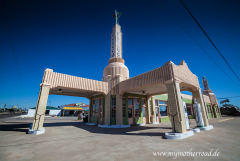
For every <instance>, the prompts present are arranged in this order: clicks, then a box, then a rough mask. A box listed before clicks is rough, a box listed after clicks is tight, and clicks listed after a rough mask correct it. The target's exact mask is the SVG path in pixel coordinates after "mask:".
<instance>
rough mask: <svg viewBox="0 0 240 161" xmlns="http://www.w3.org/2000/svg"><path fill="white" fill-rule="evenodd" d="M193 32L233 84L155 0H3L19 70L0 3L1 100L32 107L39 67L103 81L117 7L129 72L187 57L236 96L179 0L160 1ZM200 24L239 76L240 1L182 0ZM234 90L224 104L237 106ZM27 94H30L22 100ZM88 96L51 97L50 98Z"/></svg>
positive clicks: (225, 93) (223, 93)
mask: <svg viewBox="0 0 240 161" xmlns="http://www.w3.org/2000/svg"><path fill="white" fill-rule="evenodd" d="M160 2H161V3H162V4H163V5H164V6H165V7H166V8H167V9H168V10H169V11H170V12H171V14H172V15H173V16H174V17H175V18H176V19H177V20H178V21H179V22H180V23H181V24H182V26H183V27H184V28H185V29H186V30H187V31H188V32H189V33H190V34H191V35H192V36H193V37H194V39H195V40H196V41H197V42H198V43H199V44H200V45H201V46H202V47H203V48H204V50H205V51H206V52H207V53H208V54H209V55H211V57H212V58H214V59H215V61H216V62H217V63H218V64H219V65H220V66H221V68H222V69H223V70H224V71H225V72H226V73H228V75H229V76H230V77H231V78H232V79H233V80H234V81H235V82H236V83H237V84H238V85H239V86H237V85H236V84H234V83H233V82H232V81H231V80H230V79H229V78H228V77H227V76H226V75H225V74H224V73H223V72H222V71H221V70H220V69H219V68H218V67H217V66H216V65H215V64H213V62H212V61H211V60H210V59H209V58H208V56H207V55H206V54H205V53H204V52H203V51H202V50H201V49H200V48H199V47H198V46H197V44H196V43H195V42H194V41H193V40H192V39H191V38H190V37H189V36H188V35H187V34H186V32H185V31H184V30H183V29H182V28H181V27H180V26H179V25H178V24H177V23H176V22H175V21H174V19H173V18H172V17H171V16H169V14H168V13H167V12H166V11H165V10H164V9H163V8H162V6H161V5H160V4H159V3H158V2H157V1H156V0H149V1H139V0H138V1H137V0H131V1H127V0H125V1H117V0H111V1H110V0H108V1H106V0H102V1H98V0H90V1H87V0H82V1H73V0H69V1H66V0H58V1H56V0H55V1H53V0H52V1H47V0H35V1H30V0H4V3H5V8H6V14H7V19H8V22H9V27H10V32H11V36H12V41H13V45H14V49H15V53H16V58H17V61H18V65H19V70H20V74H21V77H22V82H23V87H24V90H25V93H26V96H25V94H24V92H23V88H22V85H21V82H20V79H19V76H18V72H17V66H16V62H15V59H14V54H13V50H12V45H11V41H10V37H9V34H8V28H7V23H6V19H5V15H4V10H3V5H2V3H1V4H0V35H1V36H0V60H1V63H0V69H1V70H0V78H1V79H0V103H3V104H5V103H6V104H7V107H8V106H9V105H11V106H13V105H17V104H18V105H19V107H20V108H23V107H27V106H28V103H29V106H30V107H35V106H36V102H37V98H38V92H39V84H40V83H41V79H42V76H43V72H44V70H45V68H51V69H53V71H55V72H59V73H64V74H70V75H74V76H80V77H85V78H90V79H95V80H101V79H102V76H103V69H104V67H105V66H106V65H107V63H108V59H109V58H110V43H111V42H110V39H111V31H112V27H113V25H114V19H113V17H111V15H112V14H113V13H114V10H115V9H117V10H118V11H119V12H122V13H123V14H122V16H121V18H120V25H121V26H122V32H123V58H124V60H125V65H126V66H127V67H128V68H129V71H130V77H133V76H136V75H138V74H141V73H144V72H147V71H149V70H152V69H155V68H157V67H160V66H163V65H164V63H165V62H167V61H172V62H174V63H175V64H177V65H178V64H179V63H180V61H182V60H185V61H186V63H187V64H188V66H189V68H190V70H191V71H192V72H193V73H194V74H196V75H197V76H198V78H199V81H200V85H201V88H203V86H202V76H206V78H207V79H208V81H209V85H210V89H212V91H213V92H214V93H215V94H216V96H217V98H222V97H232V96H240V92H239V91H240V82H239V81H238V80H237V78H236V77H235V76H234V74H233V73H232V72H231V70H230V69H229V67H228V66H227V65H226V63H225V62H224V60H223V59H222V58H221V56H220V55H219V54H218V52H217V51H216V50H215V49H214V47H213V46H212V45H211V43H210V42H209V41H208V39H207V38H206V36H205V35H204V34H203V32H202V31H201V30H200V28H199V27H198V26H197V24H196V23H195V22H194V20H193V19H192V17H191V16H190V15H189V13H188V12H187V11H186V9H185V8H184V6H183V5H182V4H181V2H180V1H179V0H172V1H169V0H160ZM183 2H184V3H185V5H186V6H187V7H188V8H189V10H190V11H191V12H192V14H193V15H194V16H195V18H196V19H197V20H198V22H199V23H200V24H201V26H202V27H203V29H204V30H205V31H206V33H207V34H208V35H209V37H210V38H211V39H212V41H213V42H214V44H215V45H216V46H217V48H218V49H219V50H220V51H221V53H222V54H223V55H224V57H225V58H226V60H227V61H228V62H229V64H230V65H231V67H232V68H233V69H234V71H235V72H236V74H237V75H238V76H239V77H240V70H239V69H240V63H239V60H240V47H239V46H240V30H239V28H240V21H239V19H240V2H239V1H238V0H230V1H227V0H211V1H209V0H195V1H192V0H191V1H190V0H184V1H183ZM239 98H240V97H235V98H230V101H231V102H230V103H232V104H234V105H238V106H240V99H239ZM26 100H28V101H26ZM50 101H51V105H52V106H59V105H63V104H69V103H76V102H84V103H87V104H88V99H86V98H81V97H69V96H55V95H50V96H49V102H48V105H50Z"/></svg>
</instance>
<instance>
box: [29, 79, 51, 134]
mask: <svg viewBox="0 0 240 161" xmlns="http://www.w3.org/2000/svg"><path fill="white" fill-rule="evenodd" d="M49 90H50V85H49V84H41V85H40V91H39V96H38V102H37V106H36V111H35V116H34V121H33V125H32V129H33V130H41V129H42V127H43V122H44V116H45V111H46V106H47V100H48V95H49Z"/></svg>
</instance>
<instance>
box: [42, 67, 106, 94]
mask: <svg viewBox="0 0 240 161" xmlns="http://www.w3.org/2000/svg"><path fill="white" fill-rule="evenodd" d="M42 83H43V84H49V85H50V91H49V94H56V95H67V96H79V97H92V96H94V95H97V94H104V95H106V94H107V92H108V91H107V88H108V83H107V82H102V81H97V80H92V79H87V78H81V77H75V76H71V75H66V74H61V73H56V72H53V70H52V69H46V70H45V72H44V75H43V79H42Z"/></svg>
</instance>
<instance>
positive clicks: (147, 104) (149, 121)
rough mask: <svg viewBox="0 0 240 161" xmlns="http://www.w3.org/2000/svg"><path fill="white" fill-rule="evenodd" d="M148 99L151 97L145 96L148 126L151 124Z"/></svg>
mask: <svg viewBox="0 0 240 161" xmlns="http://www.w3.org/2000/svg"><path fill="white" fill-rule="evenodd" d="M150 98H151V96H147V100H146V108H147V123H148V124H150V123H151V119H150V117H151V113H152V112H151V107H152V106H151V102H150Z"/></svg>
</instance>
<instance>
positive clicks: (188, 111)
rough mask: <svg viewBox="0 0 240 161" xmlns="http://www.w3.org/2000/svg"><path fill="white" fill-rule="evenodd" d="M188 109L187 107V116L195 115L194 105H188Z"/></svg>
mask: <svg viewBox="0 0 240 161" xmlns="http://www.w3.org/2000/svg"><path fill="white" fill-rule="evenodd" d="M186 107H187V114H188V115H193V114H192V105H191V104H189V103H186Z"/></svg>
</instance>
